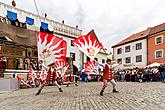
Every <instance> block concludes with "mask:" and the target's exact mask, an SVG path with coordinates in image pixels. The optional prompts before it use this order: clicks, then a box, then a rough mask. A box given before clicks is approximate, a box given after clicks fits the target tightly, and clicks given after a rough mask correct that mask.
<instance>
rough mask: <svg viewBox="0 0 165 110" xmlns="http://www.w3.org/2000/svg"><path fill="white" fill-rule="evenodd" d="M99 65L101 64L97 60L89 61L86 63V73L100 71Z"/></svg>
mask: <svg viewBox="0 0 165 110" xmlns="http://www.w3.org/2000/svg"><path fill="white" fill-rule="evenodd" d="M98 66H99V63H98V62H96V61H95V60H93V61H87V62H86V63H85V71H84V73H86V74H98V73H99V71H98Z"/></svg>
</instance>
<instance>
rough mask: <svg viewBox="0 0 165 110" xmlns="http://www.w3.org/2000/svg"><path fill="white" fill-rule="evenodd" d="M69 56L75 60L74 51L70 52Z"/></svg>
mask: <svg viewBox="0 0 165 110" xmlns="http://www.w3.org/2000/svg"><path fill="white" fill-rule="evenodd" d="M70 57H71V58H72V60H73V61H75V53H72V52H71V53H70Z"/></svg>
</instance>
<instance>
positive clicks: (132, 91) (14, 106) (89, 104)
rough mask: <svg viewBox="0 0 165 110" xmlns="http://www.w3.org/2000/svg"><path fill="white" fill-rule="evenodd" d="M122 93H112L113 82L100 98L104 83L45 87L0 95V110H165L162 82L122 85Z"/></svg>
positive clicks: (164, 88) (163, 85)
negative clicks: (59, 89)
mask: <svg viewBox="0 0 165 110" xmlns="http://www.w3.org/2000/svg"><path fill="white" fill-rule="evenodd" d="M117 85H118V86H117V88H118V90H120V93H112V92H111V91H112V86H111V84H110V83H109V86H108V88H107V89H106V91H105V94H104V96H99V92H100V89H101V86H102V83H97V82H95V83H80V84H79V86H74V85H71V86H70V87H68V88H67V87H65V86H62V88H63V90H64V92H63V93H60V92H58V90H57V88H56V87H55V86H52V87H45V88H44V90H43V91H42V93H41V94H40V95H39V96H35V95H34V94H35V93H36V92H37V90H38V88H32V89H24V90H18V91H14V92H10V93H3V94H0V110H165V84H162V83H160V82H152V83H133V82H119V83H117Z"/></svg>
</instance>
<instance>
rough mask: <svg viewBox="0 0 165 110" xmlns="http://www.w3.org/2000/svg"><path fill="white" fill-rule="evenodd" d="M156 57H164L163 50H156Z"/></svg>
mask: <svg viewBox="0 0 165 110" xmlns="http://www.w3.org/2000/svg"><path fill="white" fill-rule="evenodd" d="M155 58H163V50H157V51H156V52H155Z"/></svg>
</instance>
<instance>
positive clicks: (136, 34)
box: [112, 27, 151, 48]
mask: <svg viewBox="0 0 165 110" xmlns="http://www.w3.org/2000/svg"><path fill="white" fill-rule="evenodd" d="M150 30H151V27H148V28H147V29H145V30H143V31H140V32H136V33H134V34H131V35H130V36H128V37H127V38H125V39H124V40H122V41H120V42H119V43H117V44H116V45H114V46H112V48H113V47H116V46H119V45H122V44H126V43H128V42H130V41H133V40H137V39H141V38H143V37H146V36H147V35H149V33H150ZM145 32H146V34H145ZM140 33H142V34H143V35H144V34H145V36H143V37H141V38H139V37H138V34H140ZM140 36H142V35H140ZM135 37H138V38H135ZM130 38H135V39H131V40H128V39H130ZM126 40H128V41H126Z"/></svg>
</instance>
